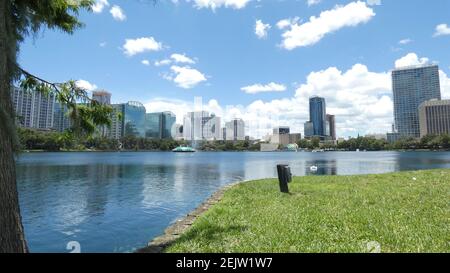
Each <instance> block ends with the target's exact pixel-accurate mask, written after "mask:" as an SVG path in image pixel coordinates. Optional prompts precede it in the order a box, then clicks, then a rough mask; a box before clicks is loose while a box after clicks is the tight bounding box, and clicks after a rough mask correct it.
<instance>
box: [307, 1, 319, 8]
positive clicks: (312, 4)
mask: <svg viewBox="0 0 450 273" xmlns="http://www.w3.org/2000/svg"><path fill="white" fill-rule="evenodd" d="M320 2H322V0H307V1H306V3H307V4H308V7H310V6H314V5H317V4H319V3H320Z"/></svg>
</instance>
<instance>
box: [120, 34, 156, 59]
mask: <svg viewBox="0 0 450 273" xmlns="http://www.w3.org/2000/svg"><path fill="white" fill-rule="evenodd" d="M123 49H124V52H125V54H126V55H128V56H133V55H136V54H139V53H143V52H146V51H159V50H161V49H162V44H161V43H160V42H157V41H156V40H155V38H153V37H142V38H137V39H126V40H125V44H124V45H123Z"/></svg>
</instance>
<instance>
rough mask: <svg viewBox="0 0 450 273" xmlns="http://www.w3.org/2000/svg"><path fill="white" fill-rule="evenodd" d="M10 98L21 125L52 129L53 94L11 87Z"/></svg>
mask: <svg viewBox="0 0 450 273" xmlns="http://www.w3.org/2000/svg"><path fill="white" fill-rule="evenodd" d="M11 100H12V103H13V108H14V111H15V113H16V115H17V123H18V125H19V126H21V127H25V128H34V129H42V130H50V129H53V119H54V105H55V96H54V94H53V93H50V94H47V95H45V94H43V93H41V92H37V91H25V90H23V89H21V88H16V87H14V88H13V89H12V96H11Z"/></svg>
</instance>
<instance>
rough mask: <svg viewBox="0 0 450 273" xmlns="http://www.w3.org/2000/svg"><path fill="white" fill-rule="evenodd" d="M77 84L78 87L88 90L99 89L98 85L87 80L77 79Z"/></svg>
mask: <svg viewBox="0 0 450 273" xmlns="http://www.w3.org/2000/svg"><path fill="white" fill-rule="evenodd" d="M75 85H76V86H77V87H78V88H81V89H84V90H86V91H94V90H95V89H97V85H95V84H92V83H90V82H88V81H86V80H81V79H80V80H78V81H76V82H75Z"/></svg>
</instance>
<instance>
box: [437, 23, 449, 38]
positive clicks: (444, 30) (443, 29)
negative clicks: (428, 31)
mask: <svg viewBox="0 0 450 273" xmlns="http://www.w3.org/2000/svg"><path fill="white" fill-rule="evenodd" d="M444 35H450V27H449V26H448V25H447V24H440V25H437V26H436V32H435V33H434V37H438V36H444Z"/></svg>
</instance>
